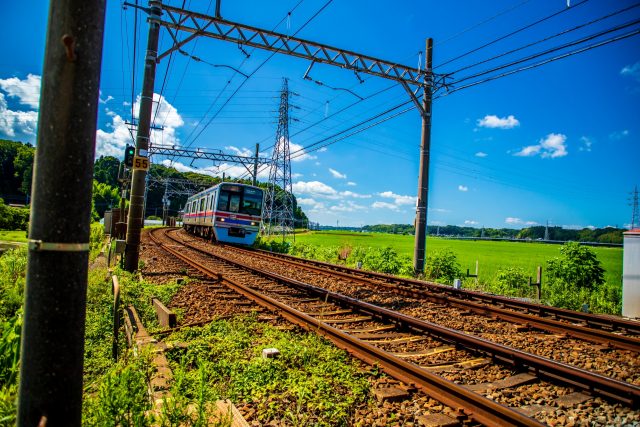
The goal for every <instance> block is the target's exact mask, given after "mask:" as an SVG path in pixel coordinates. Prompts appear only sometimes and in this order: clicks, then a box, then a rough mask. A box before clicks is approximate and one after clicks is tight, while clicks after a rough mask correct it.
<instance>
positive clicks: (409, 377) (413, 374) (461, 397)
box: [150, 230, 543, 426]
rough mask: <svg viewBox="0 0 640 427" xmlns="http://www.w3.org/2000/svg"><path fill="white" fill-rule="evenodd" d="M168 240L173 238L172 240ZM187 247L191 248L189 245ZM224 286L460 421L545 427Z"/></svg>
mask: <svg viewBox="0 0 640 427" xmlns="http://www.w3.org/2000/svg"><path fill="white" fill-rule="evenodd" d="M154 231H155V230H154ZM155 232H158V231H155ZM150 236H152V239H154V236H153V233H150ZM168 237H169V238H171V237H170V236H168ZM154 241H155V242H156V244H158V245H159V246H160V247H161V248H162V249H164V250H165V251H167V252H169V253H170V254H172V255H174V256H176V257H177V258H179V259H181V260H182V261H184V262H185V263H187V264H189V265H190V266H192V267H193V268H195V269H197V270H198V271H200V272H202V273H204V274H206V275H209V276H212V277H216V278H218V277H220V276H219V273H218V272H215V271H213V270H211V269H209V268H207V267H206V266H204V265H202V264H200V263H198V262H196V261H194V260H192V259H191V258H189V257H188V256H187V255H184V254H182V253H180V252H179V251H178V250H176V249H174V248H172V247H170V246H167V245H165V244H163V243H161V242H159V241H158V240H156V239H154ZM185 246H187V247H190V246H188V245H185ZM190 248H191V249H193V250H196V251H199V252H202V253H204V254H206V255H208V256H211V254H209V253H206V252H204V251H201V250H200V249H198V248H193V247H190ZM222 283H224V284H225V285H226V286H228V287H230V288H231V289H233V290H234V291H236V292H238V293H240V294H242V295H244V296H246V297H247V298H249V299H251V300H253V301H255V302H257V303H258V304H260V305H261V306H263V307H265V308H267V309H269V310H272V311H278V313H279V314H280V315H282V316H283V317H284V318H286V319H287V320H289V321H290V322H292V323H295V324H297V325H299V326H301V327H303V328H304V329H306V330H309V331H313V332H316V333H319V334H321V335H322V336H324V337H325V338H327V339H329V340H330V341H332V342H333V343H334V344H335V345H336V346H338V347H340V348H342V349H344V350H346V351H348V352H349V353H351V354H353V356H354V357H357V358H359V359H360V360H362V361H364V362H366V363H367V364H370V365H376V366H378V367H380V368H381V369H382V370H383V371H384V372H386V373H387V374H388V375H390V376H391V377H393V378H396V379H398V380H400V381H402V382H404V383H407V384H412V385H414V386H415V387H416V388H418V389H420V390H422V391H423V392H425V393H426V394H428V395H429V396H431V397H433V398H434V399H436V400H438V401H439V402H441V403H443V404H445V405H447V406H450V407H452V408H454V409H456V410H457V417H458V418H459V419H460V420H461V421H462V420H464V419H465V418H469V419H472V420H474V421H476V422H479V423H482V424H485V425H495V426H542V425H543V424H541V423H540V422H538V421H537V420H535V419H533V418H530V417H527V416H525V415H524V414H522V413H520V412H517V411H516V410H514V409H512V408H509V407H507V406H504V405H501V404H499V403H496V402H494V401H492V400H490V399H487V398H486V397H484V396H482V395H480V394H478V393H475V392H472V391H470V390H469V389H467V388H465V387H463V386H460V385H458V384H456V383H454V382H452V381H449V380H446V379H444V378H442V377H440V376H438V375H435V374H432V373H430V372H428V371H426V370H424V369H422V368H420V367H419V366H417V365H415V364H413V363H410V362H406V361H404V360H402V359H401V358H399V357H397V356H394V355H392V354H390V353H388V352H385V351H383V350H381V349H379V348H376V347H374V346H372V345H370V344H368V343H367V342H365V341H362V340H360V339H358V338H356V337H353V336H351V335H348V334H346V333H345V332H342V331H341V330H339V329H337V328H334V327H332V326H330V325H328V324H326V323H324V322H321V321H319V320H317V319H315V318H313V317H311V316H309V315H307V314H305V313H303V312H301V311H299V310H296V309H294V308H292V307H289V306H287V305H285V304H283V303H281V302H279V301H277V300H275V299H273V298H271V297H268V296H266V295H263V294H261V293H260V292H258V291H256V290H254V289H251V288H250V287H248V286H245V285H242V284H240V283H236V282H234V281H232V280H229V279H228V278H224V277H223V280H222Z"/></svg>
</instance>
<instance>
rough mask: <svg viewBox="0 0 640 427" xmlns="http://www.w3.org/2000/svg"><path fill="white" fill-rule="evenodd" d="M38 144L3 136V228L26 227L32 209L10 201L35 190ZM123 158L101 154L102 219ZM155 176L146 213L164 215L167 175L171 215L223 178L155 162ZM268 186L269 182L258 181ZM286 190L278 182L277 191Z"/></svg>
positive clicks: (97, 167)
mask: <svg viewBox="0 0 640 427" xmlns="http://www.w3.org/2000/svg"><path fill="white" fill-rule="evenodd" d="M35 150H36V148H35V147H34V146H33V145H31V144H29V143H26V144H25V143H22V142H19V141H10V140H3V139H0V165H1V166H2V169H1V170H0V229H16V230H26V228H27V224H28V216H29V215H28V210H27V209H21V208H14V207H10V206H7V205H8V204H19V205H28V204H29V196H30V194H31V179H32V176H33V161H34V157H35ZM119 170H120V160H119V159H118V158H116V157H113V156H100V157H99V158H98V159H97V160H96V161H95V164H94V171H93V198H92V202H93V206H92V213H91V216H92V219H93V220H94V221H97V220H99V219H100V218H102V217H103V216H104V213H105V211H107V210H109V209H111V208H118V207H119V206H120V197H121V184H120V182H119V180H118V173H119ZM149 175H150V177H151V178H152V179H151V180H150V181H149V187H148V190H147V203H146V212H145V217H149V216H153V215H156V214H159V215H162V198H163V196H164V193H165V185H164V182H165V180H166V179H170V180H174V181H175V182H174V183H172V184H171V188H172V189H174V190H177V192H178V193H181V194H174V195H172V197H171V198H170V199H169V202H170V205H169V215H170V216H177V215H178V212H179V211H180V210H181V209H182V208H184V205H185V203H186V201H187V198H188V193H193V192H197V191H200V190H202V189H205V188H208V187H211V186H212V185H215V184H218V183H220V182H221V181H222V179H221V178H219V177H212V176H209V175H204V174H198V173H194V172H179V171H177V170H176V169H175V168H170V167H166V166H163V165H158V164H153V165H151V169H150V171H149ZM226 181H234V182H240V183H243V184H251V181H250V180H237V179H233V180H232V179H227V180H226ZM257 185H258V186H259V187H261V188H264V189H267V188H268V187H269V186H270V184H269V183H258V184H257ZM282 191H283V190H282V189H281V188H280V187H278V186H276V192H282ZM293 199H294V219H295V221H296V223H298V224H305V223H307V222H308V218H307V216H306V214H305V213H304V212H303V210H302V209H301V208H300V206H298V204H297V200H296V198H295V196H294V197H293Z"/></svg>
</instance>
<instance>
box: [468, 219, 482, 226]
mask: <svg viewBox="0 0 640 427" xmlns="http://www.w3.org/2000/svg"><path fill="white" fill-rule="evenodd" d="M478 224H479V222H478V221H473V220H471V219H467V220H465V221H464V225H478Z"/></svg>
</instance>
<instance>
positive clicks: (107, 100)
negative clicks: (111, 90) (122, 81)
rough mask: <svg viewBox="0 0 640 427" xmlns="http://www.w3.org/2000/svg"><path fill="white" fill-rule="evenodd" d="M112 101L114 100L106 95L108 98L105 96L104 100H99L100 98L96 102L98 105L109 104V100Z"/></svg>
mask: <svg viewBox="0 0 640 427" xmlns="http://www.w3.org/2000/svg"><path fill="white" fill-rule="evenodd" d="M101 95H102V94H101ZM113 99H114V98H113V96H111V95H108V96H107V97H106V98H104V99H103V98H101V97H99V98H98V102H99V103H100V104H106V103H107V102H109V101H111V100H113Z"/></svg>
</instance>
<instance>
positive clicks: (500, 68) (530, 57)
mask: <svg viewBox="0 0 640 427" xmlns="http://www.w3.org/2000/svg"><path fill="white" fill-rule="evenodd" d="M638 23H640V19H636V20H634V21H630V22H627V23H625V24H621V25H617V26H615V27H613V28H609V29H606V30H602V31H599V32H597V33H594V34H591V35H589V36H586V37H583V38H581V39H578V40H574V41H572V42H568V43H564V44H562V45H560V46H556V47H552V48H549V49H546V50H543V51H541V52H538V53H534V54H531V55H529V56H526V57H524V58H520V59H517V60H515V61H512V62H509V63H506V64H503V65H500V66H497V67H494V68H491V69H489V70H485V71H481V72H479V73H476V74H472V75H469V76H465V77H463V78H461V79H458V80H457V81H456V83H460V82H463V81H466V80H470V79H473V78H476V77H480V76H483V75H486V74H489V73H493V72H495V71H499V70H502V69H505V68H509V67H512V66H514V65H518V64H521V63H523V62H526V61H530V60H532V59H535V58H539V57H541V56H544V55H547V54H549V53H553V52H556V51H558V50H562V49H566V48H568V47H572V46H576V45H579V44H582V43H585V42H587V41H589V40H593V39H595V38H598V37H601V36H603V35H606V34H609V33H613V32H616V31H619V30H622V29H624V28H627V27H630V26H633V25H636V24H638Z"/></svg>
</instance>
